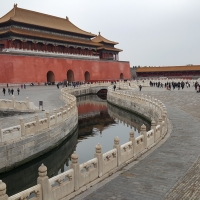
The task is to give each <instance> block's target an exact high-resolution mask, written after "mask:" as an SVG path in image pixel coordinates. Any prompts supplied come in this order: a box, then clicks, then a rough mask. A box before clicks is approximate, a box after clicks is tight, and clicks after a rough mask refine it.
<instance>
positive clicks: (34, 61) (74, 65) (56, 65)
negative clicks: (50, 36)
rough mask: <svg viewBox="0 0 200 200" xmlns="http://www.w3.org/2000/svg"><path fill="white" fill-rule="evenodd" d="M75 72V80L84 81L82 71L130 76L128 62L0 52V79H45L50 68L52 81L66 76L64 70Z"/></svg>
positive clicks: (101, 75) (99, 76)
mask: <svg viewBox="0 0 200 200" xmlns="http://www.w3.org/2000/svg"><path fill="white" fill-rule="evenodd" d="M68 70H72V71H73V72H74V79H75V81H84V80H85V77H84V73H85V72H86V71H88V72H89V73H90V79H91V80H108V79H119V78H120V73H123V75H124V79H129V78H131V74H130V64H129V62H120V61H113V62H111V61H90V60H73V59H61V58H45V57H35V56H20V55H8V54H0V83H23V82H25V83H31V82H39V83H41V82H47V78H46V75H47V72H48V71H52V72H53V73H54V75H55V81H56V82H58V81H63V80H64V79H67V71H68Z"/></svg>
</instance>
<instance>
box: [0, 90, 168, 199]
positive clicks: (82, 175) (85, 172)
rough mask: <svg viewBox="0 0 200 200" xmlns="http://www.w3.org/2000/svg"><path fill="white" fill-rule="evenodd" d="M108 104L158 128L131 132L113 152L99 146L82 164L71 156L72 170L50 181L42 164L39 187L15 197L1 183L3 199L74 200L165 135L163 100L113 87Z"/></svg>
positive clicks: (38, 180) (165, 122) (36, 186)
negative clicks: (149, 121) (123, 109)
mask: <svg viewBox="0 0 200 200" xmlns="http://www.w3.org/2000/svg"><path fill="white" fill-rule="evenodd" d="M64 90H67V89H64ZM84 90H85V89H83V91H84ZM75 91H76V90H74V91H73V92H75ZM71 92H72V91H71ZM62 98H66V96H65V95H63V96H62ZM108 101H109V102H110V103H113V104H115V105H118V106H120V107H123V108H125V109H128V110H132V111H133V112H137V113H140V115H142V116H144V117H146V118H148V119H152V118H153V117H155V118H156V119H157V120H158V125H156V123H155V121H154V120H152V122H151V130H150V131H148V132H147V131H146V127H145V125H142V126H141V131H140V133H141V135H140V136H138V137H136V138H135V137H134V132H130V138H129V141H128V142H127V143H125V144H122V145H120V139H119V138H118V137H116V138H115V139H114V146H113V148H112V147H111V150H110V151H108V152H106V153H104V154H103V153H102V147H101V145H100V144H97V145H96V149H95V156H94V158H93V159H91V160H89V161H87V162H84V163H82V164H79V163H78V155H77V154H76V153H74V154H72V156H71V161H72V164H71V169H69V170H68V171H65V172H63V173H61V174H59V175H57V176H55V177H52V178H50V179H49V178H48V176H47V168H46V167H45V166H44V165H42V166H40V167H39V169H38V173H39V177H38V179H37V185H35V186H33V187H31V188H29V189H27V190H25V191H22V192H20V193H18V194H16V195H13V196H11V197H8V196H7V195H6V185H5V184H4V183H2V182H0V199H1V200H8V199H9V200H16V199H26V198H27V199H33V200H58V199H70V198H73V197H74V196H75V195H77V194H79V193H81V192H82V191H84V190H86V189H87V188H89V187H91V186H93V185H95V184H96V183H98V182H100V181H101V180H103V179H105V178H106V177H108V176H110V175H111V174H112V173H114V172H115V171H117V170H119V169H121V168H122V167H123V166H124V165H126V164H127V163H129V162H131V161H133V160H134V159H136V158H137V157H139V156H140V155H142V154H143V153H145V152H147V151H148V150H149V149H150V148H151V147H153V146H154V145H155V144H157V143H158V142H159V141H160V140H161V139H162V138H163V137H164V136H165V134H166V132H167V116H166V114H167V111H166V108H165V106H164V104H163V103H161V102H160V101H157V100H156V99H153V98H150V97H146V96H142V95H139V96H137V95H134V94H132V93H131V94H129V93H124V92H122V93H121V92H119V91H116V92H114V91H113V89H112V87H109V89H108ZM152 114H153V115H154V116H152Z"/></svg>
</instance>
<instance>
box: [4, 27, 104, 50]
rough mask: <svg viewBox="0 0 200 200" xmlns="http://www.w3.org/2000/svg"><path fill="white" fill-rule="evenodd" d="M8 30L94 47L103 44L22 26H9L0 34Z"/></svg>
mask: <svg viewBox="0 0 200 200" xmlns="http://www.w3.org/2000/svg"><path fill="white" fill-rule="evenodd" d="M7 32H12V33H16V34H19V35H25V36H32V37H38V38H44V39H51V40H57V41H62V42H71V43H76V44H85V45H90V46H94V47H99V46H101V44H97V43H95V42H92V41H91V40H83V39H79V38H70V37H66V36H61V35H54V34H49V33H43V32H38V31H31V30H25V29H20V28H8V29H6V30H2V31H0V35H1V34H5V33H7Z"/></svg>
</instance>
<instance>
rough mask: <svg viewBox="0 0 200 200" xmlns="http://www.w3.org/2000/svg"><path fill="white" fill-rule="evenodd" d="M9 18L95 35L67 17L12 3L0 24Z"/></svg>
mask: <svg viewBox="0 0 200 200" xmlns="http://www.w3.org/2000/svg"><path fill="white" fill-rule="evenodd" d="M10 20H11V21H15V22H21V23H25V24H31V25H36V26H40V27H46V28H52V29H56V30H61V31H67V32H71V33H77V34H81V35H85V36H90V37H95V36H96V35H95V34H92V33H89V32H86V31H84V30H81V29H80V28H78V27H77V26H75V25H74V24H72V23H71V22H70V21H69V19H68V18H67V17H66V19H64V18H60V17H55V16H51V15H47V14H43V13H39V12H35V11H30V10H26V9H22V8H18V7H17V5H14V8H13V9H12V10H11V11H9V12H8V13H7V14H6V15H4V16H3V17H1V18H0V24H1V23H4V22H7V21H10Z"/></svg>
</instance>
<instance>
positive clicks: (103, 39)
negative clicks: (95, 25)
mask: <svg viewBox="0 0 200 200" xmlns="http://www.w3.org/2000/svg"><path fill="white" fill-rule="evenodd" d="M92 41H93V42H98V43H102V42H103V43H107V44H114V45H115V44H119V43H118V42H114V41H111V40H108V39H106V38H104V37H103V36H101V33H100V32H99V35H98V36H96V37H95V38H93V39H92Z"/></svg>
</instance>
